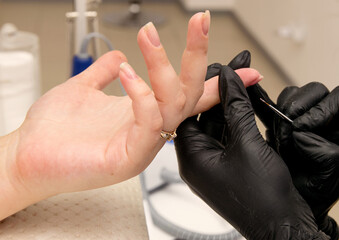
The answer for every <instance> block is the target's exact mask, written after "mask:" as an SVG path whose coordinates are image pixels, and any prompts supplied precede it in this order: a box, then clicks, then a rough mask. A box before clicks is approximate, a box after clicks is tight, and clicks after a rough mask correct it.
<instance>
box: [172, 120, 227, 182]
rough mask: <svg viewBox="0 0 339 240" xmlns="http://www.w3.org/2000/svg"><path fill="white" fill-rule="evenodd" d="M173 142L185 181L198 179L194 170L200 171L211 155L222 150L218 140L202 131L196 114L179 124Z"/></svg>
mask: <svg viewBox="0 0 339 240" xmlns="http://www.w3.org/2000/svg"><path fill="white" fill-rule="evenodd" d="M174 144H175V150H176V153H177V158H178V164H179V172H180V175H181V177H182V179H183V180H184V181H185V182H186V183H192V182H194V181H196V180H197V179H199V176H196V172H201V170H202V168H205V165H206V162H208V161H209V159H211V156H216V155H218V154H221V153H222V151H223V146H222V145H221V143H220V142H218V141H217V140H216V139H214V138H213V137H211V136H209V135H208V134H206V133H204V132H203V131H202V129H201V127H200V123H199V122H198V121H197V116H194V117H190V118H188V119H186V120H185V121H184V122H182V123H181V124H180V125H179V127H178V129H177V137H176V138H175V139H174Z"/></svg>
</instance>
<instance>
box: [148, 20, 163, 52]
mask: <svg viewBox="0 0 339 240" xmlns="http://www.w3.org/2000/svg"><path fill="white" fill-rule="evenodd" d="M145 31H146V34H147V37H148V39H149V40H150V42H151V43H152V44H153V46H155V47H159V46H160V38H159V35H158V32H157V30H156V29H155V27H154V25H153V23H152V22H149V23H147V24H146V25H145Z"/></svg>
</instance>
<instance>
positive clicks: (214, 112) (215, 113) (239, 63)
mask: <svg viewBox="0 0 339 240" xmlns="http://www.w3.org/2000/svg"><path fill="white" fill-rule="evenodd" d="M250 64H251V54H250V52H249V51H247V50H244V51H242V52H240V53H239V54H238V55H237V56H235V57H234V58H233V59H232V60H231V61H230V62H229V64H228V66H229V67H230V68H232V69H233V70H236V69H240V68H248V67H250ZM221 69H222V65H221V64H220V63H214V64H211V65H210V66H208V69H207V74H206V78H205V80H208V79H210V78H212V77H215V76H218V75H219V74H220V71H221ZM205 119H207V121H206V122H205V124H204V125H203V127H204V129H203V131H204V132H205V133H208V134H209V135H210V136H212V137H213V138H215V139H217V140H219V141H221V139H223V128H224V125H225V123H224V122H225V119H224V117H223V107H222V105H221V104H217V105H215V106H214V107H212V108H211V109H210V110H209V111H207V112H205V113H204V114H202V115H201V116H200V120H201V121H202V122H203V121H205ZM212 119H213V121H211V120H212Z"/></svg>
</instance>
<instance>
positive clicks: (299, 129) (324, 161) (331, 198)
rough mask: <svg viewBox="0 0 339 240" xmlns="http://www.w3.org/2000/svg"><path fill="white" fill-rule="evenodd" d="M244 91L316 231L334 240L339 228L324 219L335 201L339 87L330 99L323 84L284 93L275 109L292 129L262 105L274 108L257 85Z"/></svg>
mask: <svg viewBox="0 0 339 240" xmlns="http://www.w3.org/2000/svg"><path fill="white" fill-rule="evenodd" d="M247 92H248V94H249V96H250V99H251V102H252V104H253V107H254V110H255V112H256V114H257V115H258V117H259V118H260V119H261V120H262V122H263V123H264V125H265V126H266V128H267V132H266V136H267V141H268V142H269V144H270V145H271V146H272V147H273V148H275V150H276V151H277V152H278V153H279V154H280V155H281V156H282V158H283V159H284V161H285V162H286V164H287V165H288V167H289V170H290V172H291V175H292V178H293V182H294V185H295V186H296V188H297V189H298V191H299V192H300V194H301V196H302V197H303V198H304V199H305V200H306V202H307V203H308V204H309V206H310V207H311V209H312V211H313V214H314V216H315V218H316V223H317V224H318V226H319V229H320V230H322V231H323V232H325V233H326V234H328V235H329V236H331V239H333V240H337V239H338V238H339V231H338V226H337V224H336V222H335V221H334V219H332V218H331V217H329V216H328V215H327V214H328V212H329V210H330V209H331V208H332V206H333V205H334V204H335V203H336V202H337V200H338V197H339V157H338V156H339V155H338V153H339V151H338V144H339V125H338V120H339V119H338V118H339V88H336V89H334V90H333V91H332V92H331V93H330V94H329V92H328V90H327V88H326V87H325V86H324V85H323V84H321V83H315V82H313V83H309V84H307V85H305V86H303V87H301V88H298V87H288V88H285V89H284V91H283V92H282V93H281V94H280V95H279V97H278V101H277V105H276V107H277V108H278V109H279V110H280V111H281V112H283V113H284V114H286V115H287V116H288V117H290V118H291V119H292V120H294V121H293V124H291V123H289V122H286V121H285V120H283V119H281V118H280V117H278V116H277V115H276V114H275V113H273V111H271V109H269V108H268V107H267V106H266V105H264V104H263V103H261V102H260V100H259V98H263V99H265V100H266V101H267V102H269V103H271V104H273V105H274V103H273V102H272V101H271V100H270V99H269V97H268V95H267V93H266V92H265V91H264V90H263V89H262V88H261V87H260V86H259V84H256V85H254V86H251V87H249V88H247ZM311 132H313V133H311Z"/></svg>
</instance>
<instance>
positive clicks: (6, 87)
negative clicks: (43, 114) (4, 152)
mask: <svg viewBox="0 0 339 240" xmlns="http://www.w3.org/2000/svg"><path fill="white" fill-rule="evenodd" d="M35 76H36V74H35V66H34V57H33V54H31V53H29V52H24V51H10V52H0V113H1V116H0V135H5V134H8V133H10V132H12V131H14V130H15V129H17V128H18V127H19V126H20V125H21V124H22V122H23V121H24V119H25V116H26V113H27V111H28V110H29V108H30V106H31V105H32V104H33V103H34V101H35V100H36V99H37V98H38V97H39V96H38V91H37V89H39V88H40V87H39V86H40V85H39V81H38V79H36V77H35Z"/></svg>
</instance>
